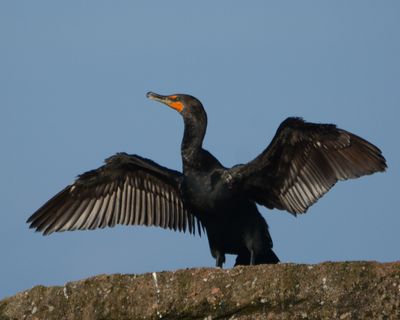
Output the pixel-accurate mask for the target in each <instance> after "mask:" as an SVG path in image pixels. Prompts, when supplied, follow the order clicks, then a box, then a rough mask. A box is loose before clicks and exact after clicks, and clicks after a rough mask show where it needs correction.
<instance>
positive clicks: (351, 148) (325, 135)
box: [27, 92, 386, 267]
mask: <svg viewBox="0 0 400 320" xmlns="http://www.w3.org/2000/svg"><path fill="white" fill-rule="evenodd" d="M147 97H148V98H150V99H152V100H156V101H159V102H162V103H164V104H166V105H168V106H169V107H171V108H173V109H175V110H177V111H178V112H179V113H180V114H181V115H182V117H183V121H184V124H185V129H184V135H183V140H182V146H181V153H182V162H183V173H180V172H178V171H174V170H170V169H167V168H164V167H162V166H160V165H158V164H157V163H155V162H153V161H151V160H149V159H145V158H142V157H140V156H138V155H128V154H126V153H118V154H116V155H114V156H112V157H110V158H108V159H106V161H105V164H104V165H103V166H102V167H100V168H98V169H95V170H92V171H88V172H86V173H84V174H82V175H80V176H78V177H77V179H76V180H75V182H74V183H73V184H71V185H69V186H67V187H66V188H65V189H64V190H62V191H61V192H59V193H58V194H57V195H55V196H54V197H53V198H52V199H50V200H49V201H48V202H47V203H45V204H44V205H43V206H42V207H41V208H40V209H38V210H37V211H36V212H35V213H34V214H33V215H32V216H31V217H30V218H29V219H28V221H27V222H28V223H30V227H31V228H35V229H36V231H41V232H43V234H45V235H47V234H50V233H52V232H58V231H65V230H83V229H95V228H104V227H106V226H108V227H113V226H114V225H116V224H124V225H146V226H158V227H162V228H169V229H173V230H179V231H186V230H187V229H188V231H189V232H190V233H195V230H196V227H197V229H198V233H201V230H202V229H203V228H204V229H205V231H206V232H207V236H208V241H209V245H210V250H211V254H212V256H213V257H214V258H215V259H216V265H217V266H218V267H222V265H223V263H224V262H225V254H236V255H237V258H236V264H245V265H247V264H260V263H277V262H279V259H278V257H277V256H276V255H275V253H274V252H273V251H272V239H271V236H270V234H269V232H268V225H267V223H266V221H265V220H264V218H263V217H262V216H261V214H260V213H259V211H258V210H257V206H256V203H258V204H260V205H263V206H265V207H267V208H270V209H273V208H277V209H280V210H286V211H289V212H290V213H292V214H294V215H296V214H298V213H305V212H306V211H307V209H308V207H310V206H311V205H312V204H313V203H315V202H316V201H317V200H318V199H319V198H320V197H322V196H323V195H324V194H325V193H326V192H327V191H328V190H329V189H330V188H331V187H332V186H333V185H334V184H335V183H336V182H337V181H338V180H346V179H351V178H357V177H360V176H363V175H368V174H372V173H374V172H378V171H385V169H386V162H385V159H384V157H383V156H382V154H381V151H380V150H379V149H378V148H377V147H375V146H374V145H372V144H371V143H369V142H367V141H366V140H364V139H362V138H360V137H358V136H356V135H354V134H352V133H350V132H347V131H345V130H342V129H339V128H337V127H336V126H335V125H333V124H315V123H309V122H305V121H303V120H302V119H301V118H287V119H286V120H285V121H283V122H282V123H281V125H280V126H279V128H278V130H277V132H276V134H275V137H274V138H273V140H272V142H271V143H270V145H269V146H268V147H267V148H266V149H265V150H264V151H263V152H262V153H261V154H260V155H259V156H258V157H256V158H255V159H254V160H252V161H250V162H249V163H247V164H240V165H237V166H234V167H232V168H226V167H224V166H223V165H222V164H221V163H220V162H219V161H218V160H217V159H216V158H215V157H214V156H213V155H212V154H211V153H210V152H208V151H207V150H205V149H203V139H204V136H205V133H206V127H207V116H206V112H205V111H204V109H203V106H202V104H201V102H200V101H199V100H197V99H196V98H194V97H192V96H190V95H186V94H175V95H170V96H162V95H158V94H155V93H152V92H149V93H148V94H147ZM204 229H203V230H204Z"/></svg>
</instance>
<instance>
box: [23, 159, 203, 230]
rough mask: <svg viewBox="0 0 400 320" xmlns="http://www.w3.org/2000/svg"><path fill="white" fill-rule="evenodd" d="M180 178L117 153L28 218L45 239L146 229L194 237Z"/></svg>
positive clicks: (175, 173) (151, 162)
mask: <svg viewBox="0 0 400 320" xmlns="http://www.w3.org/2000/svg"><path fill="white" fill-rule="evenodd" d="M181 179H182V174H181V173H180V172H178V171H174V170H170V169H167V168H164V167H162V166H160V165H158V164H156V163H155V162H153V161H151V160H148V159H144V158H142V157H139V156H137V155H127V154H125V153H118V154H116V155H114V156H112V157H110V158H108V159H106V161H105V164H104V165H103V166H102V167H100V168H98V169H96V170H92V171H88V172H86V173H84V174H82V175H80V176H78V178H77V179H76V180H75V182H74V183H73V184H71V185H69V186H67V187H66V188H65V189H64V190H62V191H60V192H59V193H58V194H57V195H55V196H54V197H53V198H52V199H50V200H49V201H47V202H46V203H45V204H44V205H43V206H42V207H41V208H40V209H38V210H37V211H36V212H35V213H34V214H33V215H32V216H31V217H30V218H29V219H28V221H27V222H28V223H30V228H35V229H36V231H40V232H43V234H45V235H47V234H50V233H52V232H58V231H66V230H84V229H95V228H104V227H106V226H108V227H113V226H115V225H116V224H123V225H146V226H157V227H161V228H169V229H173V230H179V231H186V228H188V230H189V232H190V233H193V234H194V233H195V227H196V224H197V227H198V232H199V234H201V232H200V230H201V225H200V222H199V220H197V218H196V217H195V216H194V215H193V214H192V213H191V212H189V211H188V210H187V209H186V208H185V205H184V203H183V199H182V196H181V192H180V183H181Z"/></svg>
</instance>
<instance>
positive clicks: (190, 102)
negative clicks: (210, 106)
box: [146, 92, 203, 116]
mask: <svg viewBox="0 0 400 320" xmlns="http://www.w3.org/2000/svg"><path fill="white" fill-rule="evenodd" d="M146 96H147V98H149V99H151V100H155V101H158V102H161V103H164V104H166V105H167V106H169V107H170V108H172V109H175V110H176V111H178V112H179V113H181V114H182V115H183V116H184V115H185V114H187V113H192V112H193V111H194V112H196V111H197V109H203V106H202V105H201V102H200V101H199V100H198V99H196V98H195V97H193V96H190V95H188V94H172V95H169V96H163V95H160V94H157V93H154V92H148V93H147V94H146Z"/></svg>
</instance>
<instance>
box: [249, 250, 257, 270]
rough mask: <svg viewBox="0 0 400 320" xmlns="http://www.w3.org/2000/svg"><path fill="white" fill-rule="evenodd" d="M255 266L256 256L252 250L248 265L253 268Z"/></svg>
mask: <svg viewBox="0 0 400 320" xmlns="http://www.w3.org/2000/svg"><path fill="white" fill-rule="evenodd" d="M255 264H256V255H255V254H254V250H253V249H251V250H250V265H251V266H254V265H255Z"/></svg>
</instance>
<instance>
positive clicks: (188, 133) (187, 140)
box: [181, 117, 207, 161]
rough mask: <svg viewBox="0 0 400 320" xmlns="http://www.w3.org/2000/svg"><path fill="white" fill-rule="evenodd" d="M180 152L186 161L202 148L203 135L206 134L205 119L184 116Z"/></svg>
mask: <svg viewBox="0 0 400 320" xmlns="http://www.w3.org/2000/svg"><path fill="white" fill-rule="evenodd" d="M184 122H185V129H184V133H183V139H182V145H181V152H182V158H183V159H184V160H185V159H186V160H187V161H190V160H191V159H193V158H194V157H195V156H196V154H197V153H198V152H199V151H201V150H202V146H203V140H204V136H205V134H206V127H207V122H206V121H199V120H198V119H194V118H191V117H188V118H185V119H184Z"/></svg>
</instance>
